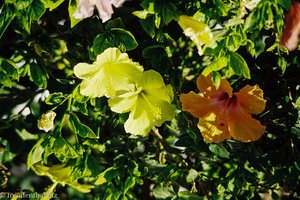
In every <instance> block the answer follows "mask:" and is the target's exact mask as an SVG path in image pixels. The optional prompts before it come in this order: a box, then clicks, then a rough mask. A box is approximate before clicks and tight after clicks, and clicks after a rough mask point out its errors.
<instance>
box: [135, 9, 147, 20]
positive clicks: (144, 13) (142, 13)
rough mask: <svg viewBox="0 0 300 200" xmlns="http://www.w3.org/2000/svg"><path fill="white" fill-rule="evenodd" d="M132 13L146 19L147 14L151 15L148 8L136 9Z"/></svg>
mask: <svg viewBox="0 0 300 200" xmlns="http://www.w3.org/2000/svg"><path fill="white" fill-rule="evenodd" d="M132 14H133V15H135V16H137V17H138V18H140V19H146V18H147V16H148V15H149V12H148V11H147V10H137V11H134V12H133V13H132Z"/></svg>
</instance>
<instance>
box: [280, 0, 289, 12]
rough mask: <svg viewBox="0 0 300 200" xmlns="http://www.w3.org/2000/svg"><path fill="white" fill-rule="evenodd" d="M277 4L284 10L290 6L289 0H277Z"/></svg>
mask: <svg viewBox="0 0 300 200" xmlns="http://www.w3.org/2000/svg"><path fill="white" fill-rule="evenodd" d="M277 1H278V4H279V5H281V6H282V7H283V8H284V9H285V10H288V9H289V8H290V7H291V0H277Z"/></svg>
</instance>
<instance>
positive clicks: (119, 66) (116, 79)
mask: <svg viewBox="0 0 300 200" xmlns="http://www.w3.org/2000/svg"><path fill="white" fill-rule="evenodd" d="M142 71H143V67H142V66H140V65H139V64H138V63H136V62H133V61H132V60H131V59H130V58H129V57H128V55H127V54H126V53H122V52H121V51H120V50H119V49H117V48H108V49H106V50H105V51H104V52H103V53H101V54H100V55H98V56H97V59H96V61H95V62H94V63H93V64H92V65H89V64H87V63H79V64H77V65H76V66H75V67H74V74H75V75H76V76H77V77H78V78H81V79H83V81H82V83H81V85H80V93H81V94H83V95H85V96H89V97H92V98H94V97H102V96H106V97H108V98H110V97H115V96H116V94H117V92H119V91H132V90H133V89H134V88H135V80H136V79H139V78H140V76H141V75H142Z"/></svg>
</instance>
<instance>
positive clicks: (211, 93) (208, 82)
mask: <svg viewBox="0 0 300 200" xmlns="http://www.w3.org/2000/svg"><path fill="white" fill-rule="evenodd" d="M197 88H198V89H199V90H200V91H201V93H203V94H204V96H205V97H208V98H214V97H216V96H217V95H220V93H223V92H226V93H228V95H229V96H231V95H232V87H231V86H230V84H229V82H228V81H227V80H226V79H222V80H221V84H220V86H219V88H218V89H216V87H215V85H214V84H213V82H212V77H211V74H210V75H208V76H203V75H202V74H201V75H200V76H199V77H198V79H197Z"/></svg>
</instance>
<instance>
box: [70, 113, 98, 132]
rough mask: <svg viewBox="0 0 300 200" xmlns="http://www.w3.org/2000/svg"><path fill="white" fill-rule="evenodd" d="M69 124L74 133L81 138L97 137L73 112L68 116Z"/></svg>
mask: <svg viewBox="0 0 300 200" xmlns="http://www.w3.org/2000/svg"><path fill="white" fill-rule="evenodd" d="M69 126H70V128H71V129H72V130H73V131H74V133H75V134H77V135H80V136H81V137H83V138H98V137H97V136H96V134H95V133H94V132H93V131H92V129H90V127H88V126H86V125H85V124H83V123H81V122H80V120H79V118H78V117H77V116H76V115H75V114H73V113H71V114H70V117H69Z"/></svg>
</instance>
